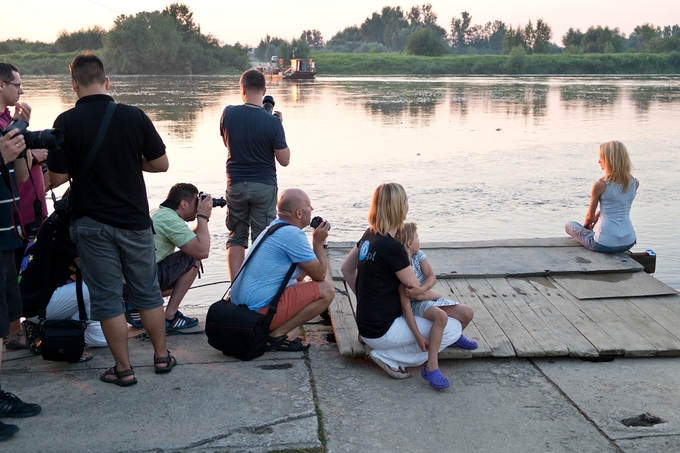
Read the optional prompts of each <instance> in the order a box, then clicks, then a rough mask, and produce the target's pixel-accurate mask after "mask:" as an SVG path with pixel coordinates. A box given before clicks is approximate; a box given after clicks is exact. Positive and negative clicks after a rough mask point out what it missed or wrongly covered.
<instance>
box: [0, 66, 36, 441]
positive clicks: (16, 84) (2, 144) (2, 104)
mask: <svg viewBox="0 0 680 453" xmlns="http://www.w3.org/2000/svg"><path fill="white" fill-rule="evenodd" d="M23 92H24V91H23V90H22V89H21V77H20V76H19V70H18V69H17V68H16V66H14V65H11V64H8V63H0V130H4V129H5V128H6V127H7V125H8V124H9V123H10V122H11V121H12V115H11V113H10V111H9V108H8V107H12V106H13V107H14V118H19V119H23V120H25V121H28V120H29V119H30V116H31V108H30V107H29V106H28V105H26V104H23V103H20V102H19V97H20V96H21V95H22V94H23ZM25 150H26V142H25V140H24V137H23V135H21V134H20V133H19V131H18V130H11V131H9V132H8V133H6V134H4V135H2V137H0V172H1V173H2V181H0V338H2V337H5V336H7V334H8V333H9V324H10V322H11V321H16V320H18V319H19V318H21V312H22V302H21V294H20V292H19V282H18V280H17V269H16V265H15V264H14V251H13V250H14V249H15V248H17V247H19V246H21V243H22V242H21V241H22V234H23V233H21V234H20V232H19V231H17V226H19V228H21V225H17V224H16V222H17V221H19V215H18V212H19V205H18V203H19V200H18V193H19V192H18V189H17V184H16V183H17V181H19V182H22V181H25V180H26V179H28V168H27V167H26V166H25V165H18V166H17V168H16V169H15V168H14V161H15V160H16V159H17V158H18V157H19V155H20V154H21V153H23V152H24V151H25ZM3 349H4V347H2V346H0V365H1V364H2V352H3ZM40 411H41V407H40V406H38V405H37V404H29V403H24V402H23V401H21V400H20V399H19V398H18V397H17V396H15V395H13V394H12V393H7V392H5V391H3V390H2V387H1V386H0V417H13V418H19V417H31V416H33V415H36V414H37V413H39V412H40ZM17 431H19V427H18V426H16V425H9V424H5V423H3V422H1V421H0V440H3V439H6V438H8V437H10V436H11V435H13V434H14V433H16V432H17Z"/></svg>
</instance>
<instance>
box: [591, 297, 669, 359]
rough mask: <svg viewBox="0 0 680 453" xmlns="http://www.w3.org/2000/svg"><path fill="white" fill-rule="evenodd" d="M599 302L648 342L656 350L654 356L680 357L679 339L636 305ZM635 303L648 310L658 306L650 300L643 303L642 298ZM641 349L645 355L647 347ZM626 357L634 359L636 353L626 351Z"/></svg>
mask: <svg viewBox="0 0 680 453" xmlns="http://www.w3.org/2000/svg"><path fill="white" fill-rule="evenodd" d="M645 299H647V298H645ZM601 302H602V304H603V305H605V306H606V307H608V308H609V309H610V310H611V311H614V312H616V313H617V314H618V315H619V317H620V318H621V319H622V320H623V321H624V322H625V323H626V324H628V326H629V328H630V329H631V330H632V331H634V332H637V333H638V334H639V335H640V336H641V337H642V338H644V339H645V340H646V341H647V342H649V343H650V344H651V345H652V346H653V347H654V349H656V354H654V355H661V356H678V355H680V339H678V337H676V336H675V335H673V334H672V333H671V332H669V331H668V330H667V329H666V328H664V327H663V326H662V325H661V324H659V323H658V322H657V321H656V320H655V319H653V318H652V317H650V316H649V315H648V314H647V313H646V312H645V311H644V310H642V309H640V307H638V306H637V304H636V303H633V302H632V301H631V300H630V299H603V300H602V301H601ZM637 302H638V303H640V305H642V306H645V305H647V306H648V308H651V306H650V305H652V304H654V305H659V303H658V302H657V301H654V302H651V300H648V301H646V302H643V298H638V300H637ZM641 347H642V348H643V351H642V353H643V354H645V353H646V352H647V351H646V349H645V348H646V347H647V346H646V344H643V345H641ZM626 355H629V356H631V357H636V356H638V353H637V352H636V351H634V350H631V351H628V350H626Z"/></svg>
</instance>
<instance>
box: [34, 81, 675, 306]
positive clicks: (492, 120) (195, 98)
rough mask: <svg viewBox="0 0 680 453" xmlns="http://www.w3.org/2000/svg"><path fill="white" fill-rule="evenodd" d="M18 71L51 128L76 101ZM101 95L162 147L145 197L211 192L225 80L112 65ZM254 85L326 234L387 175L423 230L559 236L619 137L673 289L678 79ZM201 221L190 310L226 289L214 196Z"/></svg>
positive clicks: (340, 235) (363, 211)
mask: <svg viewBox="0 0 680 453" xmlns="http://www.w3.org/2000/svg"><path fill="white" fill-rule="evenodd" d="M23 80H24V87H25V91H26V94H25V95H24V96H23V98H22V99H23V100H25V101H26V102H28V103H29V104H30V105H31V106H32V107H33V118H32V123H31V128H30V129H31V130H39V129H44V128H49V127H51V125H52V122H53V120H54V118H55V117H56V116H57V115H58V114H59V113H61V112H62V111H64V110H66V109H68V108H70V107H72V105H73V104H74V103H75V101H76V98H75V95H74V94H73V93H72V90H71V87H70V84H69V82H68V79H67V78H66V77H39V76H24V77H23ZM110 93H111V94H112V95H113V96H114V98H115V99H116V100H117V101H118V102H124V103H128V104H133V105H137V106H139V107H141V108H142V109H143V110H144V111H146V113H147V114H148V115H149V117H150V118H151V119H152V120H153V121H154V123H155V125H156V128H157V129H158V131H159V132H160V134H161V136H162V137H163V140H164V141H165V143H166V145H167V149H168V156H169V159H170V170H169V171H168V172H167V173H163V174H147V175H146V176H145V177H146V182H147V188H148V195H149V202H150V205H151V206H152V207H154V206H157V205H158V204H159V203H160V202H161V201H163V199H164V198H165V195H166V194H167V191H168V189H169V187H170V186H171V185H172V184H174V183H176V182H191V183H194V184H196V185H197V186H198V188H199V190H203V191H205V192H210V193H211V194H213V196H223V194H224V189H225V181H226V179H225V160H226V148H225V147H224V145H223V144H222V140H221V137H220V135H219V119H220V115H221V113H222V110H223V108H224V106H225V105H228V104H238V103H241V102H242V101H241V97H240V91H239V88H238V78H237V77H226V76H205V77H196V76H194V77H188V76H183V77H167V76H162V77H148V76H147V77H144V76H134V77H132V76H130V77H124V76H114V77H112V81H111V88H110ZM267 94H271V95H273V96H274V98H275V100H276V109H277V110H281V111H282V112H283V115H284V127H285V130H286V137H287V140H288V144H289V146H290V149H291V163H290V165H289V166H288V167H285V168H281V167H279V168H278V178H279V188H286V187H293V186H297V187H301V188H303V189H304V190H306V191H307V193H308V194H309V196H310V198H311V200H312V204H313V206H314V208H315V214H318V215H321V216H323V217H324V218H326V219H328V220H329V221H330V222H331V223H332V225H333V227H332V231H331V233H332V234H331V237H330V238H329V240H331V241H355V240H357V239H358V238H359V237H360V236H361V232H362V231H363V230H364V229H365V228H366V226H367V220H366V215H367V211H368V206H369V204H370V198H371V194H372V192H373V189H374V188H375V187H376V186H377V185H378V184H380V183H382V182H388V181H395V182H399V183H401V184H402V185H403V186H404V187H405V188H406V191H407V192H408V194H409V203H410V206H411V210H410V213H409V220H413V221H416V222H418V224H419V234H420V238H421V240H422V241H423V242H428V241H463V240H491V239H508V238H531V237H556V236H565V233H564V229H563V226H564V223H565V222H566V221H567V220H577V221H579V222H582V221H583V218H584V216H585V212H586V208H587V206H588V201H589V197H590V189H591V186H592V183H593V182H594V181H595V180H596V179H597V178H599V177H600V176H602V170H600V167H599V165H598V163H597V161H598V147H599V144H600V143H602V142H605V141H609V140H621V141H622V142H623V143H624V144H626V146H627V147H628V150H629V152H630V154H631V158H632V160H633V165H634V167H635V171H634V174H635V176H636V177H638V179H639V180H640V183H641V185H640V190H639V192H638V196H637V198H636V200H635V203H634V204H633V209H632V213H631V217H632V220H633V224H634V226H635V229H636V232H637V237H638V244H637V246H636V247H634V250H636V251H642V250H646V249H652V250H654V251H655V252H656V253H657V255H658V260H657V273H656V274H655V276H656V277H657V278H659V279H660V280H662V281H663V282H665V283H667V284H669V285H671V286H673V287H674V288H680V240H679V233H678V231H679V229H678V225H680V209H679V208H680V203H679V201H680V180H679V178H678V157H677V156H678V155H679V154H680V128H679V127H678V117H677V115H678V113H677V112H678V111H680V78H678V77H644V78H643V77H640V78H637V77H625V78H623V77H620V78H619V77H466V78H461V77H354V78H350V77H342V78H339V77H337V78H336V77H319V78H318V79H317V80H316V81H311V82H306V83H292V82H287V81H276V80H275V81H271V82H268V91H267ZM121 183H124V181H121ZM60 189H61V188H60ZM57 192H58V194H59V193H60V192H61V190H58V191H57ZM210 228H211V237H212V251H211V255H210V258H209V259H208V260H206V261H205V262H204V268H205V275H204V277H203V279H201V280H200V281H197V283H196V285H206V284H207V286H204V287H202V288H200V289H196V290H192V291H191V292H190V293H189V296H187V301H186V303H185V304H186V306H187V308H189V307H193V308H194V309H202V308H204V307H206V306H207V305H208V304H209V303H210V302H212V301H214V300H216V299H218V298H219V297H221V295H222V293H223V292H224V291H225V290H226V288H227V285H226V284H224V283H219V282H224V281H226V280H227V279H228V277H227V272H226V264H225V253H224V251H225V249H224V242H225V240H226V237H227V234H228V231H227V229H226V227H225V226H224V212H223V211H221V210H220V209H219V208H216V209H215V211H214V212H213V217H212V221H211V222H210ZM211 283H212V285H211ZM214 283H217V284H214ZM189 311H191V310H189Z"/></svg>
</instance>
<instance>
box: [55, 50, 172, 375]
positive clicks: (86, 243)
mask: <svg viewBox="0 0 680 453" xmlns="http://www.w3.org/2000/svg"><path fill="white" fill-rule="evenodd" d="M70 69H71V86H72V88H73V90H74V91H75V93H76V95H77V96H78V101H77V102H76V105H75V107H74V108H72V109H70V110H68V111H66V112H64V113H62V114H61V115H59V116H58V117H57V119H56V120H55V122H54V127H55V128H59V129H61V130H62V132H63V133H64V145H63V146H62V147H61V148H60V149H58V150H55V151H52V152H50V154H49V155H48V157H47V164H48V167H49V169H50V170H49V174H50V180H51V181H52V184H53V185H55V186H58V185H60V184H62V183H64V182H66V181H67V180H68V179H69V177H73V184H72V186H71V188H72V192H71V195H70V202H71V219H72V220H71V237H72V238H73V240H74V242H75V243H76V246H77V247H78V255H79V257H80V266H81V269H82V271H83V279H84V280H85V283H87V287H88V288H89V290H90V302H91V309H92V319H94V320H96V321H101V325H102V330H103V331H104V335H105V336H106V341H107V342H108V344H109V348H110V349H111V353H112V354H113V358H114V360H115V365H114V366H113V367H111V368H110V369H108V370H106V371H104V372H103V373H102V374H101V375H100V379H101V380H102V381H104V382H107V383H111V384H117V385H120V386H129V385H133V384H135V383H137V379H136V378H135V375H134V371H133V370H132V366H131V365H130V355H129V352H128V345H127V333H128V327H127V323H126V322H125V316H124V315H123V312H124V308H123V300H122V293H123V276H124V277H125V282H126V283H127V286H128V290H129V295H130V305H131V306H132V307H133V308H137V309H139V310H140V314H141V320H142V324H143V325H144V327H145V328H146V331H147V333H148V334H149V338H150V339H151V344H152V345H153V349H154V368H155V372H156V373H157V374H159V373H167V372H170V371H171V370H172V368H173V367H174V366H175V364H176V363H177V361H176V360H175V359H174V357H172V355H170V353H169V352H168V350H167V349H166V343H165V315H164V310H163V298H162V297H161V291H160V288H159V287H158V277H157V270H156V260H155V252H154V241H153V232H152V228H151V218H150V217H149V204H148V202H147V198H146V186H145V184H144V177H143V174H142V172H143V171H146V172H152V173H154V172H164V171H166V170H167V169H168V157H167V155H166V154H165V145H164V144H163V141H162V140H161V138H160V136H159V135H158V132H156V128H155V127H154V125H153V123H152V122H151V120H150V119H149V117H147V116H146V114H145V113H144V112H143V111H142V110H140V109H138V108H137V107H132V106H128V105H125V104H116V105H115V110H114V112H113V116H112V117H111V123H110V126H109V129H108V133H107V134H106V138H105V139H104V140H103V142H102V144H101V147H100V150H99V152H98V153H97V156H96V159H94V160H93V161H92V164H91V165H90V167H89V168H87V169H86V171H85V173H84V174H81V173H80V169H81V167H82V165H83V164H84V161H85V160H86V156H87V154H89V152H90V151H91V149H92V147H93V144H94V142H95V139H96V137H97V135H98V132H99V129H100V126H101V124H102V123H103V118H104V115H105V111H106V110H107V108H108V107H109V105H110V104H111V103H112V102H113V98H112V97H111V96H109V95H108V94H107V91H108V88H109V84H110V81H109V78H108V77H107V76H106V73H105V72H104V64H103V63H102V61H101V60H100V59H99V58H98V57H97V56H95V55H93V54H91V53H84V54H79V55H76V57H75V58H74V59H73V62H72V63H71V66H70Z"/></svg>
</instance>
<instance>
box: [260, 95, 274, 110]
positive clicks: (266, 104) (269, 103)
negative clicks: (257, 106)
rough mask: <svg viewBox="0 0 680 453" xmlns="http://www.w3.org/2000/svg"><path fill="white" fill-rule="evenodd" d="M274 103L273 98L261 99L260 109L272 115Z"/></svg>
mask: <svg viewBox="0 0 680 453" xmlns="http://www.w3.org/2000/svg"><path fill="white" fill-rule="evenodd" d="M275 104H276V102H274V96H269V95H267V96H265V97H263V98H262V108H263V109H265V110H266V111H268V112H269V113H271V114H272V115H273V114H274V105H275Z"/></svg>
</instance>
